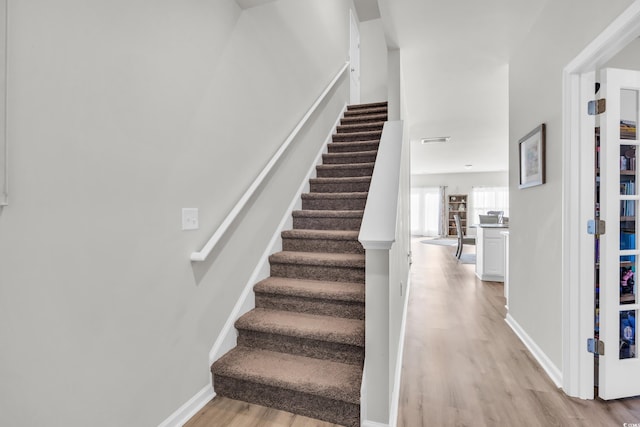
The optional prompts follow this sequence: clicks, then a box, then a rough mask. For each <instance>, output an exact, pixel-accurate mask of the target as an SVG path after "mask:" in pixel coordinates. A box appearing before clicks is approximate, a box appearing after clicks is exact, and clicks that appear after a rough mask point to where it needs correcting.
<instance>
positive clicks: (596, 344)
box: [587, 338, 604, 356]
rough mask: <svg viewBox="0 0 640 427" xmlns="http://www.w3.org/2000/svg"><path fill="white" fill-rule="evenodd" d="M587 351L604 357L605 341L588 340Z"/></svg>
mask: <svg viewBox="0 0 640 427" xmlns="http://www.w3.org/2000/svg"><path fill="white" fill-rule="evenodd" d="M587 351H588V352H589V353H593V354H595V355H596V356H604V341H600V340H597V339H595V338H589V339H587Z"/></svg>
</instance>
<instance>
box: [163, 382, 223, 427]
mask: <svg viewBox="0 0 640 427" xmlns="http://www.w3.org/2000/svg"><path fill="white" fill-rule="evenodd" d="M214 397H216V394H215V393H214V392H213V387H211V384H207V386H206V387H204V388H203V389H202V390H200V391H199V392H198V393H197V394H196V395H195V396H193V397H192V398H191V399H189V401H188V402H186V403H185V404H184V405H182V406H181V407H179V408H178V409H177V410H176V411H175V412H174V413H173V414H171V415H170V416H169V418H167V419H166V420H164V421H163V422H162V424H160V425H159V426H158V427H182V426H183V425H185V424H186V423H187V421H189V420H190V419H191V418H192V417H193V416H194V415H195V414H197V413H198V411H199V410H200V409H202V408H203V407H204V406H205V405H206V404H207V403H209V402H210V401H211V399H213V398H214Z"/></svg>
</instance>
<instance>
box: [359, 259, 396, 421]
mask: <svg viewBox="0 0 640 427" xmlns="http://www.w3.org/2000/svg"><path fill="white" fill-rule="evenodd" d="M365 250H366V266H367V267H366V279H365V280H366V285H365V292H366V296H367V297H366V298H367V300H366V305H365V319H366V320H365V331H366V332H365V333H366V336H365V349H366V361H367V366H366V369H367V372H366V375H367V383H366V387H367V390H366V396H367V406H366V408H367V414H366V418H367V419H368V420H369V421H375V422H378V423H381V424H387V423H388V421H389V401H390V396H391V388H390V384H389V332H390V331H389V320H390V319H389V250H388V249H365Z"/></svg>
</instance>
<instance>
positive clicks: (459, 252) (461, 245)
mask: <svg viewBox="0 0 640 427" xmlns="http://www.w3.org/2000/svg"><path fill="white" fill-rule="evenodd" d="M453 219H454V221H455V222H456V234H457V235H458V249H456V258H458V259H460V256H461V255H462V249H463V248H464V244H465V243H466V244H468V245H475V244H476V239H475V238H473V237H464V232H463V230H462V222H461V221H460V215H457V214H456V215H454V216H453Z"/></svg>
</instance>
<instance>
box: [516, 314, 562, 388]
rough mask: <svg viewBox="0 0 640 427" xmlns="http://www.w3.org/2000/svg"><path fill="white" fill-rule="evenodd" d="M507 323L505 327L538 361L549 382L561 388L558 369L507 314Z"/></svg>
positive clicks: (560, 376)
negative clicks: (507, 326)
mask: <svg viewBox="0 0 640 427" xmlns="http://www.w3.org/2000/svg"><path fill="white" fill-rule="evenodd" d="M504 320H505V322H507V325H509V326H510V327H511V329H513V332H515V334H516V335H517V336H518V338H520V341H522V343H523V344H524V345H525V347H527V349H529V351H530V352H531V354H532V355H533V357H535V359H536V360H537V361H538V363H539V364H540V366H542V369H544V371H545V372H546V373H547V375H548V376H549V378H551V381H553V383H554V384H555V385H556V387H558V388H561V387H562V371H561V370H560V369H558V367H557V366H556V365H555V364H554V363H553V362H552V361H551V359H549V357H547V355H546V354H545V352H544V351H542V349H541V348H540V347H538V344H536V343H535V341H533V339H531V337H530V336H529V335H528V334H527V333H526V332H525V331H524V329H522V326H520V324H519V323H518V322H516V320H515V319H514V318H513V317H511V315H510V314H507V317H506V318H505V319H504Z"/></svg>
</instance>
